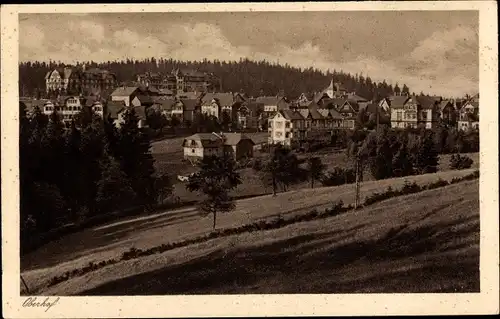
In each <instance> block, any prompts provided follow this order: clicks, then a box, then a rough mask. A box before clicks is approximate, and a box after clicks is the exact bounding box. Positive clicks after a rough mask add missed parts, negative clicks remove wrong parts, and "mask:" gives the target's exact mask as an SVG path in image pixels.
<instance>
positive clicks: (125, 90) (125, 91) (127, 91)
mask: <svg viewBox="0 0 500 319" xmlns="http://www.w3.org/2000/svg"><path fill="white" fill-rule="evenodd" d="M137 90H139V87H137V86H120V87H117V88H116V89H115V90H114V91H113V93H111V96H130V95H132V94H133V93H135V92H136V91H137Z"/></svg>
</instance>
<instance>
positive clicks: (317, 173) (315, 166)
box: [307, 157, 326, 188]
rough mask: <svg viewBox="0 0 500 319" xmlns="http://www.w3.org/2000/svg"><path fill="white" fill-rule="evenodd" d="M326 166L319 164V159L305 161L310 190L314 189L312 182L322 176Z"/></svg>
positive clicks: (311, 158) (313, 158)
mask: <svg viewBox="0 0 500 319" xmlns="http://www.w3.org/2000/svg"><path fill="white" fill-rule="evenodd" d="M325 169H326V165H324V164H323V163H322V162H321V158H319V157H310V158H308V159H307V172H308V175H309V180H310V181H311V188H314V181H315V180H319V179H320V178H321V177H322V176H323V172H324V170H325Z"/></svg>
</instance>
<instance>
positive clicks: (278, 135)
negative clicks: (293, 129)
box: [274, 132, 283, 137]
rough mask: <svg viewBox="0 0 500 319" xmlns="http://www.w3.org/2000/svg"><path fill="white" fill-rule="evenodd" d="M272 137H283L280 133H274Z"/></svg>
mask: <svg viewBox="0 0 500 319" xmlns="http://www.w3.org/2000/svg"><path fill="white" fill-rule="evenodd" d="M274 135H275V136H276V137H282V136H283V133H281V132H276V133H275V134H274Z"/></svg>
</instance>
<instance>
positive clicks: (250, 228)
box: [48, 171, 479, 287]
mask: <svg viewBox="0 0 500 319" xmlns="http://www.w3.org/2000/svg"><path fill="white" fill-rule="evenodd" d="M478 177H479V171H475V172H474V173H472V174H469V175H466V176H464V177H460V178H453V179H452V180H451V182H447V181H444V180H441V179H440V180H438V181H436V182H433V183H429V184H428V185H424V186H419V185H417V184H416V183H415V182H413V183H408V182H406V183H405V185H404V186H403V187H402V188H401V189H400V190H393V189H392V188H391V187H388V189H387V191H386V192H383V193H373V195H371V196H369V197H367V198H366V200H365V202H364V204H363V206H366V205H370V204H373V203H376V202H379V201H382V200H385V199H388V198H391V197H396V196H401V195H406V194H413V193H417V192H420V191H424V190H429V189H435V188H439V187H444V186H447V185H450V184H455V183H458V182H461V181H466V180H473V179H476V178H478ZM352 208H353V206H352V205H347V206H344V203H343V202H342V201H338V202H336V203H334V205H333V206H332V207H331V208H326V209H325V210H324V212H319V211H318V210H316V209H313V210H311V211H310V212H309V213H307V214H303V215H298V216H294V217H291V218H289V219H284V218H283V217H282V216H281V215H279V216H278V217H276V218H274V219H272V220H269V221H266V220H260V221H258V222H255V223H252V224H247V225H243V226H240V227H236V228H227V229H221V230H216V231H213V232H211V233H209V234H206V235H203V236H199V237H196V238H193V239H188V240H183V241H179V242H173V243H168V244H162V245H160V246H156V247H153V248H150V249H146V250H142V249H137V248H135V247H132V248H130V250H128V251H125V252H123V254H122V255H121V257H120V258H117V259H109V260H106V261H101V262H99V263H93V262H90V263H89V264H88V265H87V266H85V267H83V268H80V269H75V270H73V271H67V272H65V273H64V274H63V275H61V276H55V277H53V278H52V279H51V280H50V282H49V284H48V286H49V287H50V286H54V285H57V284H59V283H61V282H64V281H66V280H68V279H70V278H73V277H77V276H83V275H85V274H87V273H89V272H92V271H94V270H97V269H100V268H103V267H105V266H108V265H112V264H116V263H118V262H120V261H124V260H130V259H136V258H139V257H143V256H150V255H154V254H161V253H163V252H165V251H168V250H172V249H175V248H180V247H184V246H188V245H192V244H197V243H201V242H205V241H207V240H210V239H215V238H221V237H226V236H231V235H237V234H242V233H248V232H254V231H263V230H271V229H278V228H282V227H285V226H288V225H291V224H295V223H300V222H306V221H311V220H315V219H319V218H327V217H333V216H336V215H339V214H341V213H343V212H346V211H349V210H352Z"/></svg>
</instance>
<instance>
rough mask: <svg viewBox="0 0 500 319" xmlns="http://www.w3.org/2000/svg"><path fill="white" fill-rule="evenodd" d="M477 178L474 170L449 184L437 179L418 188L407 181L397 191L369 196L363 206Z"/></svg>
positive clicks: (390, 188) (389, 190)
mask: <svg viewBox="0 0 500 319" xmlns="http://www.w3.org/2000/svg"><path fill="white" fill-rule="evenodd" d="M478 177H479V171H478V170H476V171H474V172H473V173H471V174H469V175H465V176H463V177H454V178H453V179H452V180H451V181H450V182H448V181H445V180H443V179H441V178H440V179H439V180H437V181H435V182H432V183H429V184H427V185H423V186H419V185H418V184H417V183H415V182H413V183H410V182H408V181H405V184H404V186H403V187H402V188H401V189H399V190H393V189H392V187H390V186H389V187H387V190H386V191H385V192H383V193H377V192H375V193H373V194H372V195H371V196H368V197H366V199H365V202H364V205H371V204H373V203H376V202H380V201H383V200H386V199H388V198H391V197H396V196H402V195H408V194H414V193H418V192H421V191H424V190H429V189H435V188H440V187H444V186H448V185H451V184H456V183H459V182H462V181H468V180H473V179H476V178H478Z"/></svg>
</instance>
